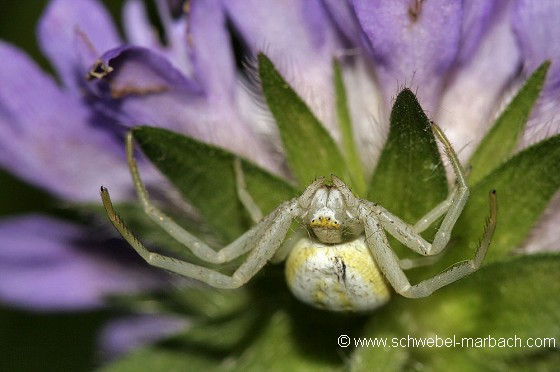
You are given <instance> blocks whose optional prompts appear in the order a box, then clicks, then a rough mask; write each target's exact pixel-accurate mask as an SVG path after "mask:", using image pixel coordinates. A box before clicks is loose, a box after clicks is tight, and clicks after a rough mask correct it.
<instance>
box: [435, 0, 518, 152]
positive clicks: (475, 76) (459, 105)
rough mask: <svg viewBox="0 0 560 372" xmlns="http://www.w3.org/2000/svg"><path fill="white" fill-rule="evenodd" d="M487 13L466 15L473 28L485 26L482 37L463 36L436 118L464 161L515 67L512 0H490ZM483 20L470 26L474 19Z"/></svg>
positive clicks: (497, 105)
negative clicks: (462, 49)
mask: <svg viewBox="0 0 560 372" xmlns="http://www.w3.org/2000/svg"><path fill="white" fill-rule="evenodd" d="M493 4H494V5H495V8H494V9H493V13H492V16H491V17H490V18H488V17H486V15H484V14H481V13H480V12H479V13H478V15H477V16H476V17H475V16H472V15H471V16H469V17H467V18H469V19H470V21H469V23H470V24H471V27H473V29H475V30H481V29H484V34H483V35H482V37H481V38H480V42H479V43H478V44H477V45H476V44H475V42H474V41H472V40H471V41H465V45H464V47H465V48H467V49H468V51H461V56H462V59H461V60H460V61H459V63H458V65H457V66H455V68H454V69H453V71H452V72H451V74H450V76H449V79H448V80H447V83H446V89H445V93H444V95H443V97H442V100H441V104H440V107H441V109H440V110H439V112H438V114H437V116H436V117H435V119H436V120H437V122H438V124H439V125H441V126H442V127H443V128H444V129H445V131H446V135H447V136H448V137H449V139H450V141H451V143H453V146H454V147H455V148H456V149H461V151H459V157H460V158H461V159H462V160H463V161H466V160H467V159H468V158H469V156H470V155H471V154H472V152H473V151H474V149H475V147H476V146H475V144H477V143H478V142H479V141H480V139H481V137H482V136H483V135H484V133H486V131H487V130H488V129H489V126H490V125H491V124H492V123H493V121H494V116H495V115H496V114H498V112H497V111H498V109H500V107H501V105H500V102H501V101H502V99H503V96H504V94H505V93H506V90H507V89H508V88H509V84H510V82H511V80H512V79H513V78H514V77H515V74H516V73H517V72H518V71H519V65H520V54H519V50H518V48H517V44H516V42H515V38H514V36H513V34H512V32H511V28H510V23H509V22H510V14H511V4H510V3H508V2H501V3H499V6H496V4H498V3H495V2H494V3H493ZM473 18H477V22H478V23H486V25H480V24H479V25H474V24H473V23H474V19H473Z"/></svg>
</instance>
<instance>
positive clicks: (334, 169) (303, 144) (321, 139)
mask: <svg viewBox="0 0 560 372" xmlns="http://www.w3.org/2000/svg"><path fill="white" fill-rule="evenodd" d="M259 76H260V79H261V84H262V89H263V93H264V96H265V98H266V102H267V104H268V107H269V109H270V111H271V112H272V115H273V116H274V119H275V120H276V123H277V124H278V129H279V131H280V137H281V138H282V144H283V146H284V149H285V150H286V156H287V158H288V164H289V166H290V169H291V171H292V172H293V174H294V176H295V177H296V179H297V181H298V184H299V186H300V188H301V189H303V188H304V187H305V186H307V185H308V184H309V183H311V182H312V181H313V180H314V179H315V178H317V177H322V176H324V177H328V176H330V174H335V175H337V176H339V177H341V178H342V179H343V180H344V181H348V182H349V177H348V174H347V173H348V171H347V170H346V165H345V163H344V158H343V157H342V155H341V153H340V151H339V149H338V147H337V145H336V143H335V142H334V140H333V139H332V137H331V136H330V135H329V133H328V132H327V130H326V129H325V128H324V127H323V125H322V124H321V122H319V120H318V119H317V118H316V117H315V115H314V114H313V113H312V112H311V110H310V109H309V107H307V105H306V104H305V102H303V100H302V99H301V98H300V97H299V96H298V95H297V93H296V92H295V91H294V90H293V89H292V88H291V87H290V86H289V85H288V83H287V82H286V81H285V80H284V78H283V77H282V76H281V75H280V73H279V72H278V70H276V68H275V67H274V65H273V64H272V62H271V61H270V60H269V59H268V58H267V57H266V56H265V55H264V54H262V53H261V54H259Z"/></svg>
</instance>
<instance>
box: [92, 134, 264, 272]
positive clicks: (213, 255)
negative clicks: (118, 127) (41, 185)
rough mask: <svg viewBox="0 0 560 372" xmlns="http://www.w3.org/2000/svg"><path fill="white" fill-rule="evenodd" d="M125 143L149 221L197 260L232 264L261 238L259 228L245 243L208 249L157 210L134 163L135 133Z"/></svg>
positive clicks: (245, 239) (246, 235) (137, 188)
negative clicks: (254, 241) (254, 238)
mask: <svg viewBox="0 0 560 372" xmlns="http://www.w3.org/2000/svg"><path fill="white" fill-rule="evenodd" d="M125 143H126V156H127V161H128V167H129V169H130V174H131V176H132V180H133V183H134V187H135V189H136V194H137V196H138V199H139V200H140V203H141V204H142V207H143V208H144V212H145V213H146V214H147V215H148V217H150V219H151V220H152V221H153V222H155V223H156V224H157V225H159V226H160V227H161V228H162V229H163V230H165V231H166V232H167V233H168V234H169V235H171V236H172V237H173V238H174V239H175V240H177V241H178V242H179V243H181V244H182V245H184V246H187V247H189V249H190V250H191V251H192V253H193V254H194V255H195V256H197V257H198V258H200V259H201V260H204V261H206V262H210V263H215V264H220V263H224V262H228V261H231V260H233V259H235V258H237V257H239V256H241V255H243V254H245V253H247V252H248V251H249V250H250V249H251V245H250V244H247V242H250V241H251V240H252V239H253V236H254V235H258V234H259V232H260V230H259V228H254V229H251V230H249V231H248V232H246V233H245V234H244V235H242V236H241V237H243V239H241V237H240V238H239V239H237V240H236V241H234V242H233V243H232V244H230V245H229V246H227V247H225V248H223V249H222V250H220V251H215V250H214V249H212V248H211V247H210V246H208V244H206V243H204V242H203V241H202V240H200V239H198V238H197V237H196V236H194V235H192V234H191V233H189V232H188V231H187V230H185V229H184V228H182V227H181V226H179V225H178V224H177V223H176V222H175V221H173V220H172V219H171V218H170V217H169V216H167V215H166V214H165V213H163V212H162V211H161V210H160V209H159V208H157V207H156V206H155V205H154V204H153V203H152V201H151V200H150V198H149V195H148V191H147V190H146V186H145V185H144V182H142V179H141V177H140V172H139V171H138V166H137V164H136V160H135V159H134V139H133V137H132V132H128V133H127V134H126V139H125ZM102 193H103V192H102ZM108 198H109V196H108V195H107V199H108ZM261 229H262V227H261ZM119 231H120V230H119ZM121 234H122V232H121Z"/></svg>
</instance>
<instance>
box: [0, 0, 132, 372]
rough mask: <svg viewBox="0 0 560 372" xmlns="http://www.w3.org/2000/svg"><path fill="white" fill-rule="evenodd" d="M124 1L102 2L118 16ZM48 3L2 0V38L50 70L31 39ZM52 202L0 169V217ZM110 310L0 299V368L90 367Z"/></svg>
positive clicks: (51, 207)
mask: <svg viewBox="0 0 560 372" xmlns="http://www.w3.org/2000/svg"><path fill="white" fill-rule="evenodd" d="M123 2H124V1H123V0H106V1H103V3H105V5H106V6H107V7H108V8H109V9H110V10H111V12H112V13H113V15H114V16H115V19H116V20H117V21H118V20H120V8H121V6H122V4H123ZM47 4H48V0H34V1H0V39H2V40H3V41H5V42H9V43H12V44H15V45H17V46H18V47H19V48H21V49H23V50H25V51H26V52H27V53H28V54H29V55H31V57H32V58H33V59H34V60H35V61H37V62H38V63H39V64H40V65H41V67H42V68H43V69H45V70H47V71H52V69H51V67H50V66H49V63H48V61H47V60H46V59H45V57H44V56H42V55H41V52H40V51H39V48H38V46H37V42H36V38H35V30H36V23H37V20H38V19H39V17H40V15H41V13H42V12H43V10H44V9H45V7H46V6H47ZM1 83H2V82H0V84H1ZM56 206H57V201H56V200H54V199H52V198H50V197H49V195H47V194H45V193H43V192H42V191H41V190H38V189H35V188H33V187H32V186H30V185H28V184H25V183H23V182H21V181H19V180H17V179H15V178H14V177H12V176H11V175H9V174H7V173H6V172H5V171H4V170H2V169H0V217H1V218H5V217H7V216H14V215H18V214H22V213H30V212H43V213H45V212H46V213H56ZM0 249H2V247H0ZM40 280H41V278H37V281H40ZM113 315H115V314H111V313H110V312H109V311H97V312H82V313H64V314H60V313H56V314H52V313H49V314H42V313H30V312H26V311H22V310H18V309H13V308H10V307H8V306H6V305H5V304H2V303H0V371H6V372H8V371H9V372H11V371H84V370H91V369H92V367H93V366H95V363H96V361H97V360H99V355H97V354H96V343H97V335H98V332H99V330H100V329H101V326H102V325H103V323H104V322H105V321H106V320H107V319H109V318H110V317H112V316H113Z"/></svg>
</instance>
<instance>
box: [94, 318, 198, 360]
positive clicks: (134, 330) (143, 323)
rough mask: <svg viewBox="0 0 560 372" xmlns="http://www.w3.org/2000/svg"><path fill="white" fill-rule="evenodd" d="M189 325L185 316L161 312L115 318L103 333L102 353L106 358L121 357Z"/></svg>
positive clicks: (101, 340)
mask: <svg viewBox="0 0 560 372" xmlns="http://www.w3.org/2000/svg"><path fill="white" fill-rule="evenodd" d="M187 325H188V322H187V320H186V319H184V318H180V317H178V316H172V315H161V314H158V315H138V316H135V317H128V318H122V319H117V320H114V321H112V322H110V323H109V324H108V325H107V326H105V328H104V329H103V331H102V333H101V337H100V342H99V343H100V349H101V355H103V356H104V358H105V359H116V358H120V357H122V356H123V355H124V354H127V353H129V352H130V351H132V350H134V349H138V348H140V347H142V346H147V345H150V344H153V343H155V342H157V341H159V340H162V339H165V338H167V337H169V336H172V335H174V334H177V333H179V332H181V331H182V330H184V329H185V327H186V326H187Z"/></svg>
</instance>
